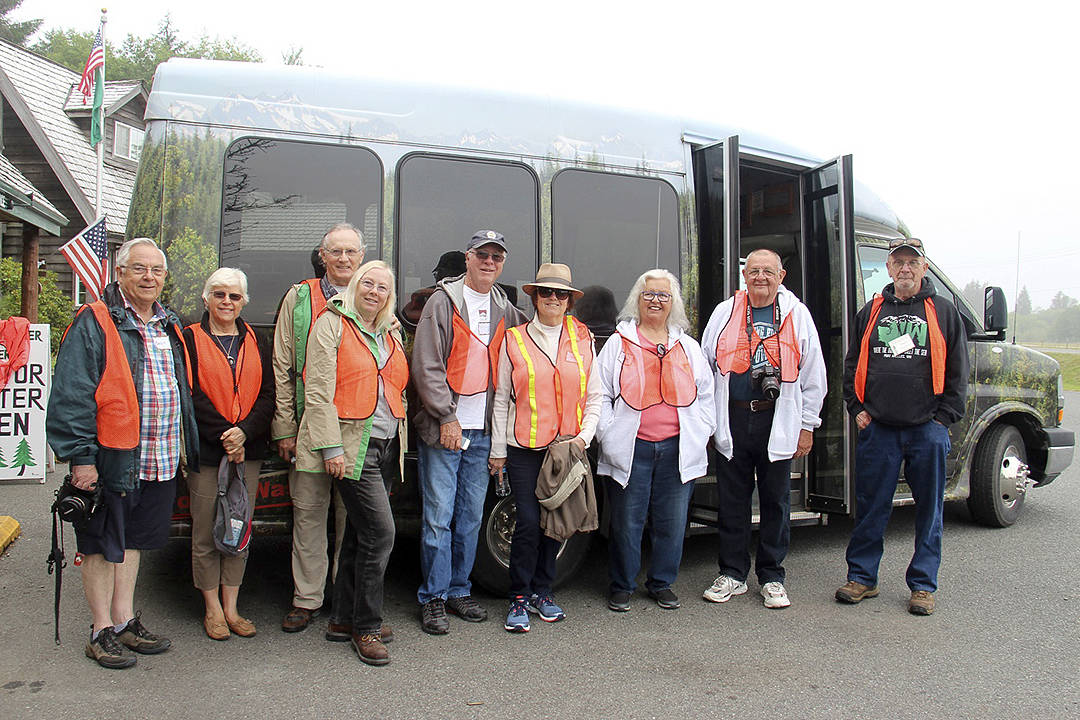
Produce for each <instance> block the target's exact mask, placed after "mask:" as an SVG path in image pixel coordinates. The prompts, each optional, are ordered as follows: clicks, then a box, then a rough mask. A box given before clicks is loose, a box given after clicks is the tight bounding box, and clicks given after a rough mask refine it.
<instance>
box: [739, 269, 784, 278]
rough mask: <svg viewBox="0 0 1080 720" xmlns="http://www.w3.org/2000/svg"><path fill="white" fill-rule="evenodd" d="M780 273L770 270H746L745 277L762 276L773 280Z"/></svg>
mask: <svg viewBox="0 0 1080 720" xmlns="http://www.w3.org/2000/svg"><path fill="white" fill-rule="evenodd" d="M779 274H780V273H778V272H776V271H775V270H773V269H772V268H747V269H746V275H747V276H748V277H758V276H759V275H764V276H765V277H769V278H773V277H777V276H778V275H779Z"/></svg>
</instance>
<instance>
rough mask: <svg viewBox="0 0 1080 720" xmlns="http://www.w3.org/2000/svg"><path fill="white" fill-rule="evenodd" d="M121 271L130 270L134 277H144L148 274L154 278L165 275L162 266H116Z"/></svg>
mask: <svg viewBox="0 0 1080 720" xmlns="http://www.w3.org/2000/svg"><path fill="white" fill-rule="evenodd" d="M117 267H118V268H120V269H121V270H130V271H131V272H133V273H135V274H136V275H145V274H146V273H147V272H149V273H150V274H151V275H153V276H154V277H161V276H162V275H164V274H165V268H164V266H162V265H117Z"/></svg>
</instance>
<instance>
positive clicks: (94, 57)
mask: <svg viewBox="0 0 1080 720" xmlns="http://www.w3.org/2000/svg"><path fill="white" fill-rule="evenodd" d="M104 66H105V49H104V48H103V47H102V46H101V29H100V28H99V29H98V31H97V35H96V36H95V37H94V44H93V45H92V46H91V47H90V57H88V58H86V68H85V69H84V70H83V73H82V77H81V78H80V79H79V92H81V93H82V94H83V104H86V101H87V100H89V99H90V94H91V92H92V91H93V89H94V71H95V70H97V69H98V68H99V67H104Z"/></svg>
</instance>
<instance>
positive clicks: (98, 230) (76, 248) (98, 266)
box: [60, 217, 108, 302]
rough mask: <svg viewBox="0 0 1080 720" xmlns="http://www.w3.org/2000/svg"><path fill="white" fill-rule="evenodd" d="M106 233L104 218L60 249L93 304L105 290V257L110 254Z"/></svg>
mask: <svg viewBox="0 0 1080 720" xmlns="http://www.w3.org/2000/svg"><path fill="white" fill-rule="evenodd" d="M105 233H106V231H105V218H104V217H102V218H101V219H100V220H98V221H97V222H95V223H94V224H93V225H91V226H89V227H88V228H86V229H85V230H83V231H82V232H81V233H79V234H78V235H76V236H75V237H73V238H71V240H70V241H68V242H66V243H64V245H63V246H62V247H61V248H60V254H61V255H63V256H64V259H65V260H67V261H68V265H70V266H71V269H72V270H74V271H75V274H76V275H78V276H79V280H81V281H82V284H83V285H85V286H86V293H87V294H88V295H92V296H93V300H91V302H93V301H94V300H97V299H98V298H99V297H101V292H102V290H104V288H105V257H106V255H107V254H108V249H107V248H108V245H107V244H106V242H105V238H106V234H105Z"/></svg>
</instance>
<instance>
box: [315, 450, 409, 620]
mask: <svg viewBox="0 0 1080 720" xmlns="http://www.w3.org/2000/svg"><path fill="white" fill-rule="evenodd" d="M397 465H398V440H397V438H393V439H391V440H380V439H376V438H371V439H370V440H369V441H368V448H367V455H365V456H364V466H363V469H362V470H361V472H360V477H359V478H358V479H355V480H354V479H352V478H349V477H346V478H343V479H341V480H337V479H335V480H334V484H335V485H336V486H337V489H338V492H339V493H340V494H341V500H342V502H344V503H345V510H346V512H347V513H348V520H347V522H346V523H345V537H344V538H343V539H342V541H341V555H340V557H339V559H338V574H337V579H336V580H335V581H334V611H333V614H332V615H331V622H333V623H335V624H341V625H352V626H353V630H354V631H355V632H357V633H375V632H379V629H380V628H381V627H382V607H383V577H384V576H385V575H386V564H387V563H388V562H389V561H390V551H391V550H393V549H394V514H393V513H392V512H391V510H390V497H389V495H388V494H387V487H388V486H389V484H390V482H391V480H392V478H394V477H396V476H397V472H398V470H397Z"/></svg>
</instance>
